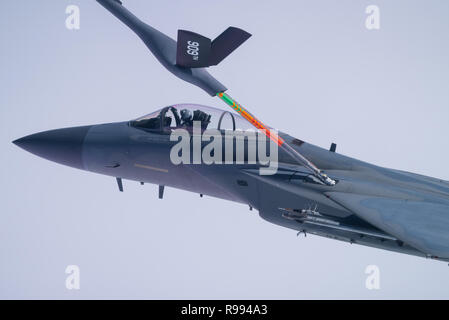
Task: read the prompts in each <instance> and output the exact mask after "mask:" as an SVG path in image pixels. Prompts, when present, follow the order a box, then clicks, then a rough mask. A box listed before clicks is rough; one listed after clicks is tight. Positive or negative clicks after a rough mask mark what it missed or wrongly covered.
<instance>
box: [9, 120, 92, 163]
mask: <svg viewBox="0 0 449 320" xmlns="http://www.w3.org/2000/svg"><path fill="white" fill-rule="evenodd" d="M91 127H92V126H84V127H73V128H65V129H57V130H50V131H44V132H39V133H35V134H32V135H29V136H26V137H23V138H20V139H17V140H15V141H13V143H14V144H15V145H17V146H19V147H21V148H22V149H24V150H26V151H28V152H31V153H32V154H35V155H37V156H39V157H42V158H45V159H47V160H51V161H54V162H57V163H60V164H64V165H66V166H70V167H74V168H78V169H84V165H83V159H82V153H83V143H84V138H85V137H86V135H87V132H88V131H89V129H90V128H91Z"/></svg>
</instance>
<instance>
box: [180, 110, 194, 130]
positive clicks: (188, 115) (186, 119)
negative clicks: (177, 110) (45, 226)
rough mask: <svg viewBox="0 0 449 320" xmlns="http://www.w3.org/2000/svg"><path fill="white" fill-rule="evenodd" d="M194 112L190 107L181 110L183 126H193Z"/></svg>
mask: <svg viewBox="0 0 449 320" xmlns="http://www.w3.org/2000/svg"><path fill="white" fill-rule="evenodd" d="M192 119H193V117H192V112H191V111H190V110H188V109H182V110H181V126H185V127H192V126H193V120H192Z"/></svg>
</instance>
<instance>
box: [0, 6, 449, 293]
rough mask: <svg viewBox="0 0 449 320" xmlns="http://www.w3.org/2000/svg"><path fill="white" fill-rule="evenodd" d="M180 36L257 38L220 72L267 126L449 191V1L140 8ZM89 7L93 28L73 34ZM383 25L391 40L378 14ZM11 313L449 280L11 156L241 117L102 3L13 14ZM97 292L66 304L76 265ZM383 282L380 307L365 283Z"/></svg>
mask: <svg viewBox="0 0 449 320" xmlns="http://www.w3.org/2000/svg"><path fill="white" fill-rule="evenodd" d="M123 2H124V4H125V5H126V6H127V7H128V8H129V9H131V10H132V11H134V12H135V13H136V14H137V15H138V16H139V17H141V18H142V19H143V20H145V21H147V22H149V23H150V24H152V25H153V26H155V27H157V28H159V29H160V30H162V31H163V32H165V33H167V34H168V35H170V36H172V37H175V36H176V31H177V29H178V28H179V29H180V28H182V29H188V30H192V31H196V32H199V33H202V34H204V35H206V36H208V37H211V38H214V37H215V36H217V35H218V34H219V33H221V32H222V31H223V30H224V29H225V28H226V27H228V26H229V25H233V26H238V27H241V28H243V29H245V30H247V31H249V32H250V33H252V34H253V37H252V38H251V39H250V40H249V41H248V42H247V43H245V44H244V45H243V46H242V47H241V48H240V49H239V50H237V51H236V52H235V53H234V54H232V55H231V56H230V57H228V58H227V59H226V60H224V61H223V63H222V64H220V66H218V67H215V68H213V69H212V70H211V72H212V74H214V75H215V76H216V77H217V78H218V79H219V80H220V81H221V82H223V83H224V84H225V85H226V86H227V87H228V88H229V89H230V90H229V93H230V94H231V95H232V96H233V97H234V98H236V99H237V100H238V101H239V102H240V103H242V104H243V105H244V106H246V107H248V108H249V110H251V111H252V112H253V113H254V114H256V115H257V116H258V117H259V118H260V119H261V120H263V121H264V122H266V123H267V124H269V125H271V126H273V127H276V128H278V129H281V130H283V131H285V132H287V133H289V134H291V135H293V136H295V137H298V138H300V139H303V140H305V141H308V142H310V143H313V144H316V145H319V146H322V147H326V148H327V147H328V146H329V145H330V143H331V142H336V143H337V144H338V148H337V151H338V152H341V153H343V154H345V155H348V156H351V157H355V158H359V159H361V160H365V161H368V162H371V163H374V164H378V165H382V166H386V167H391V168H397V169H402V170H407V171H412V172H417V173H421V174H425V175H429V176H435V177H439V178H442V179H445V180H449V169H448V167H447V164H448V160H449V142H448V140H447V137H448V134H449V126H448V119H449V94H448V92H449V90H448V89H449V88H448V86H449V63H448V62H449V61H448V57H449V38H448V37H447V34H448V31H449V20H448V12H449V11H448V9H449V2H447V1H444V0H441V1H436V0H432V1H423V0H421V1H409V0H408V1H405V0H396V1H380V0H376V1H350V0H346V1H294V0H289V1H287V0H281V1H276V2H273V1H261V0H246V1H237V0H230V1H226V3H225V4H224V3H223V2H222V1H207V0H197V1H195V6H192V5H191V3H192V2H191V1H138V0H124V1H123ZM68 4H76V5H79V7H80V10H81V29H80V30H78V31H69V30H67V29H66V28H65V19H66V14H65V8H66V6H67V5H68ZM370 4H375V5H378V6H379V8H380V19H381V20H380V27H381V28H380V30H371V31H370V30H367V29H366V28H365V18H366V16H367V15H366V14H365V8H366V6H368V5H370ZM0 37H1V50H0V70H1V72H0V112H1V117H0V135H1V139H0V144H1V149H2V153H1V157H0V161H1V162H0V170H1V171H0V172H1V177H2V183H1V186H0V194H1V199H2V201H1V202H0V298H63V299H66V298H67V299H72V298H74V299H78V298H87V299H89V298H150V299H155V298H159V299H161V298H210V299H213V298H238V299H240V298H267V299H277V298H287V299H304V298H325V299H326V298H339V299H340V298H343V299H344V298H363V299H365V298H367V299H372V298H374V299H376V298H446V299H447V298H449V285H448V284H449V267H448V265H447V264H445V263H442V262H436V261H431V260H426V259H422V258H417V257H413V256H407V255H401V254H396V253H392V252H387V251H381V250H377V249H371V248H368V247H361V246H357V245H349V244H347V243H341V242H337V241H333V240H328V239H324V238H320V237H316V236H308V237H307V238H303V237H299V238H297V237H296V233H295V232H294V231H292V230H288V229H285V228H281V227H278V226H276V225H272V224H270V223H268V222H265V221H263V220H262V219H261V218H259V216H258V214H257V212H256V211H249V210H248V208H247V207H246V206H244V205H241V204H236V203H231V202H228V201H224V200H219V199H214V198H209V197H204V198H202V199H201V198H200V197H199V196H198V195H197V194H193V193H189V192H185V191H180V190H175V189H170V188H167V189H166V191H165V199H164V200H163V201H161V200H158V199H157V186H154V185H145V186H143V187H142V186H140V185H139V184H137V183H134V182H129V181H125V182H124V187H125V192H124V193H122V194H121V193H119V192H118V190H117V186H116V184H115V181H114V179H113V178H110V177H106V176H101V175H96V174H93V173H88V172H84V171H80V170H75V169H72V168H69V167H64V166H61V165H58V164H55V163H52V162H49V161H46V160H43V159H40V158H37V157H36V156H33V155H32V154H29V153H27V152H25V151H23V150H21V149H19V148H17V147H16V146H14V145H13V144H11V141H12V140H14V139H16V138H19V137H22V136H24V135H27V134H31V133H35V132H39V131H43V130H48V129H54V128H60V127H68V126H76V125H84V124H95V123H103V122H113V121H121V120H128V119H132V118H135V117H138V116H140V115H143V114H146V113H149V112H151V111H153V110H155V109H158V108H160V107H162V106H166V105H169V104H175V103H184V102H191V103H200V104H205V105H210V106H214V107H221V108H225V106H224V105H222V104H221V103H220V101H218V100H217V99H214V98H211V97H209V96H207V95H206V94H204V93H203V92H202V91H200V90H199V89H198V88H195V87H193V86H191V85H189V84H187V83H183V82H181V81H180V80H178V79H176V78H175V77H174V76H172V75H171V74H169V73H168V72H166V71H165V70H164V69H163V68H162V67H161V66H160V65H159V64H158V63H157V62H156V61H155V60H154V58H153V57H152V56H151V55H150V53H149V52H148V51H147V49H146V47H145V46H144V45H143V43H141V41H140V40H139V39H138V38H137V37H136V36H135V35H134V34H133V33H132V32H131V31H130V30H128V29H127V28H126V27H125V26H124V25H123V24H122V23H121V22H119V21H118V20H117V19H116V18H115V17H113V16H112V15H111V14H110V13H109V12H107V11H106V10H104V9H103V8H102V7H101V6H100V5H98V4H97V3H96V2H95V1H93V0H82V1H81V0H78V1H75V0H71V1H61V0H42V1H25V0H16V1H1V3H0ZM71 264H75V265H79V267H80V268H81V289H80V290H71V291H69V290H67V289H66V288H65V279H66V276H67V275H66V274H65V273H64V271H65V268H66V266H67V265H71ZM370 264H375V265H378V266H379V268H380V276H381V280H380V285H381V288H380V290H367V289H366V288H365V279H366V275H365V273H364V271H365V267H366V266H367V265H370Z"/></svg>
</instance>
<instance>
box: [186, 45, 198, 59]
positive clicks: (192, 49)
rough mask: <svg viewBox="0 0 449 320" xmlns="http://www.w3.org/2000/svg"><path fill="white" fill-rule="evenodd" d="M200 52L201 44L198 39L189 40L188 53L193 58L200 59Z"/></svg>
mask: <svg viewBox="0 0 449 320" xmlns="http://www.w3.org/2000/svg"><path fill="white" fill-rule="evenodd" d="M199 53H200V44H199V43H198V42H196V41H187V54H189V55H191V56H192V59H193V60H198V55H199Z"/></svg>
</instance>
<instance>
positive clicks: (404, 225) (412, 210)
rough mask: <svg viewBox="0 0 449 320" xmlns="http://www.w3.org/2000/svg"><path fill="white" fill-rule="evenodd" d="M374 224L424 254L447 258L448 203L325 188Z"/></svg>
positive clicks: (345, 205) (448, 239) (448, 249)
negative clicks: (392, 197) (352, 192)
mask: <svg viewBox="0 0 449 320" xmlns="http://www.w3.org/2000/svg"><path fill="white" fill-rule="evenodd" d="M326 194H327V195H328V196H329V197H330V199H331V200H333V201H335V202H336V203H338V204H340V205H342V206H343V207H345V208H347V209H348V210H350V211H352V212H353V213H354V214H355V215H357V216H359V217H360V218H362V219H364V220H365V221H367V222H369V223H371V224H372V225H374V226H375V227H377V228H379V229H381V230H383V231H385V232H387V233H389V234H391V235H393V236H395V237H397V238H398V239H400V240H402V241H403V242H405V243H407V244H409V245H410V246H412V247H414V248H416V249H418V250H420V251H422V252H423V253H425V254H428V255H431V256H435V257H439V258H449V206H447V205H443V204H438V203H431V202H421V201H408V200H400V199H390V198H383V197H375V196H366V195H358V194H350V193H342V192H327V193H326Z"/></svg>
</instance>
